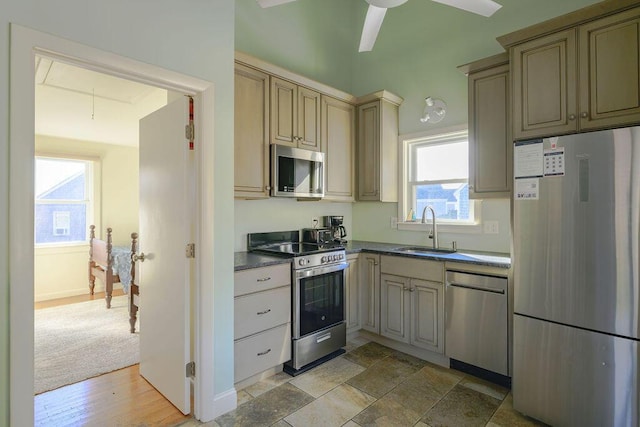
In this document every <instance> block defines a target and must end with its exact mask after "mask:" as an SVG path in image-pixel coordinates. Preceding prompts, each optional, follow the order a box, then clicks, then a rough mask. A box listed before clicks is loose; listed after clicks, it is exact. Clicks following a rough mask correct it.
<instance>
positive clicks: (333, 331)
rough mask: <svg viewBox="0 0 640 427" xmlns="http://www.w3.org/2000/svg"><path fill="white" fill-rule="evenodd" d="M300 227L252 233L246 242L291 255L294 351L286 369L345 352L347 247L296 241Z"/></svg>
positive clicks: (253, 248) (298, 370) (293, 369)
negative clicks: (274, 231)
mask: <svg viewBox="0 0 640 427" xmlns="http://www.w3.org/2000/svg"><path fill="white" fill-rule="evenodd" d="M298 237H299V233H298V232H297V231H290V232H282V233H253V234H249V245H248V248H249V250H251V251H259V252H262V253H268V254H273V255H279V256H286V257H291V258H292V263H291V265H292V283H293V286H292V299H291V300H292V307H291V310H292V319H293V320H292V357H291V361H290V362H287V363H286V364H285V366H284V370H285V371H286V372H287V373H289V374H291V375H297V374H299V373H302V372H305V371H306V370H308V369H309V368H311V367H314V366H316V365H317V364H319V363H322V362H324V361H326V360H329V359H330V358H333V357H335V356H338V355H340V354H342V353H344V350H343V349H342V347H344V346H345V345H346V344H347V339H346V324H345V304H344V297H345V290H344V286H345V269H346V268H347V266H348V264H347V261H346V254H345V250H344V248H343V247H341V246H335V245H329V246H327V245H318V244H316V243H305V242H300V243H299V242H298V240H299V239H298Z"/></svg>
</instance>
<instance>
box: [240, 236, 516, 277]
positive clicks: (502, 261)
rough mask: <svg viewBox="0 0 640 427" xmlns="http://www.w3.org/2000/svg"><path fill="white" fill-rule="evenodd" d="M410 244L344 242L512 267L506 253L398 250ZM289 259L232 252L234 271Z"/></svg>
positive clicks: (384, 251) (353, 248)
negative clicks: (435, 252)
mask: <svg viewBox="0 0 640 427" xmlns="http://www.w3.org/2000/svg"><path fill="white" fill-rule="evenodd" d="M406 246H411V245H410V244H401V243H381V242H367V241H360V240H354V241H350V242H348V243H347V244H346V245H345V251H346V253H347V255H350V254H357V253H360V252H369V253H375V254H380V255H391V256H401V257H405V258H414V259H429V260H434V261H442V262H447V261H449V262H459V263H467V264H474V265H484V266H488V267H496V268H504V269H509V268H511V258H510V256H509V254H503V253H495V252H483V251H468V250H461V251H459V252H454V253H450V254H448V253H444V254H413V253H406V252H401V251H399V250H398V249H399V248H402V247H406ZM286 263H291V258H283V257H277V256H270V255H264V254H257V253H253V252H235V253H234V271H242V270H248V269H251V268H259V267H268V266H270V265H277V264H286Z"/></svg>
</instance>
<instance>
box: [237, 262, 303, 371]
mask: <svg viewBox="0 0 640 427" xmlns="http://www.w3.org/2000/svg"><path fill="white" fill-rule="evenodd" d="M234 295H235V298H234V358H235V360H234V361H235V368H234V382H236V383H237V382H240V381H243V380H246V379H247V378H250V377H252V376H253V375H256V374H259V373H262V372H264V371H267V370H269V369H272V368H275V367H277V366H278V365H280V364H282V363H284V362H286V361H288V360H290V359H291V266H290V265H289V264H282V265H275V266H270V267H261V268H254V269H250V270H243V271H238V272H236V273H235V275H234Z"/></svg>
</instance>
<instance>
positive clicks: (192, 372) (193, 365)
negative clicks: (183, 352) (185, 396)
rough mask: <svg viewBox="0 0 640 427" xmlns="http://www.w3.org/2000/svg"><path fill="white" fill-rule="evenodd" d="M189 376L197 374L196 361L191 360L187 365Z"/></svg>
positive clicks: (192, 376)
mask: <svg viewBox="0 0 640 427" xmlns="http://www.w3.org/2000/svg"><path fill="white" fill-rule="evenodd" d="M185 368H186V375H187V378H194V377H195V376H196V362H189V363H187V365H186V366H185Z"/></svg>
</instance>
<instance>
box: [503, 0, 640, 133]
mask: <svg viewBox="0 0 640 427" xmlns="http://www.w3.org/2000/svg"><path fill="white" fill-rule="evenodd" d="M510 54H511V63H512V71H513V111H514V118H513V123H514V126H513V132H514V138H515V139H526V138H535V137H541V136H551V135H558V134H565V133H572V132H579V131H587V130H593V129H599V128H607V127H618V126H624V125H630V124H635V123H638V122H640V70H639V68H638V59H639V56H640V8H635V9H631V10H627V11H624V12H621V13H617V14H614V15H611V16H607V17H605V18H600V19H594V20H592V21H588V22H585V23H582V25H576V26H574V27H571V28H568V29H565V30H562V31H558V32H555V33H553V34H549V35H545V36H543V37H539V38H533V39H532V40H529V41H526V42H523V43H520V44H516V45H514V46H512V47H511V49H510Z"/></svg>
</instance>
